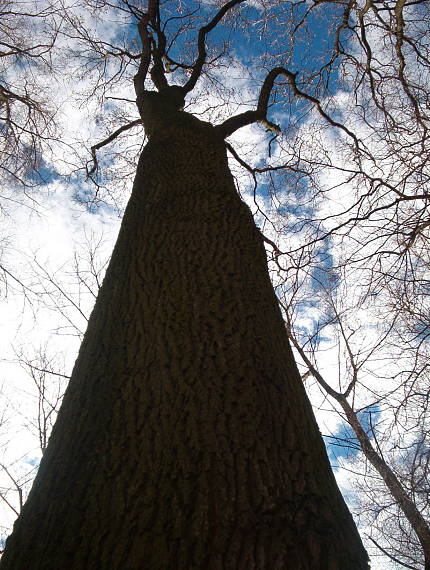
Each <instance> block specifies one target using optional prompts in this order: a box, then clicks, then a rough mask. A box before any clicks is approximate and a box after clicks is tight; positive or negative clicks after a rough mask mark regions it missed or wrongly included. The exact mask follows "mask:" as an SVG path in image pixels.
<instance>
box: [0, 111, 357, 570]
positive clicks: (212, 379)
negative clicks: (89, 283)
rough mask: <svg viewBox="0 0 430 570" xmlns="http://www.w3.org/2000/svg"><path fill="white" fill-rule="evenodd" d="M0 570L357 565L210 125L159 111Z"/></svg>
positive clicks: (245, 214)
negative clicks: (94, 302) (65, 387)
mask: <svg viewBox="0 0 430 570" xmlns="http://www.w3.org/2000/svg"><path fill="white" fill-rule="evenodd" d="M156 119H157V121H158V122H157V121H156V124H155V126H154V125H153V128H152V129H151V133H152V136H151V138H150V141H149V143H148V144H147V146H146V147H145V149H144V151H143V153H142V156H141V159H140V162H139V166H138V171H137V175H136V180H135V183H134V187H133V192H132V196H131V198H130V202H129V204H128V207H127V210H126V213H125V216H124V220H123V224H122V228H121V231H120V235H119V238H118V242H117V245H116V247H115V250H114V253H113V255H112V260H111V263H110V266H109V269H108V271H107V274H106V277H105V280H104V283H103V287H102V289H101V292H100V295H99V298H98V300H97V303H96V306H95V308H94V311H93V314H92V316H91V319H90V322H89V325H88V330H87V333H86V335H85V339H84V341H83V344H82V347H81V350H80V353H79V357H78V359H77V362H76V365H75V369H74V371H73V375H72V379H71V381H70V385H69V387H68V390H67V393H66V395H65V398H64V402H63V405H62V408H61V411H60V414H59V416H58V420H57V422H56V425H55V427H54V430H53V433H52V436H51V438H50V441H49V444H48V449H47V451H46V453H45V456H44V458H43V460H42V463H41V466H40V470H39V473H38V476H37V479H36V481H35V484H34V486H33V489H32V491H31V493H30V497H29V499H28V501H27V503H26V504H25V506H24V508H23V512H22V515H21V516H20V518H19V519H18V521H17V522H16V524H15V529H14V533H13V534H12V536H11V537H10V538H9V539H8V541H7V547H6V551H5V554H4V556H3V559H2V562H1V570H11V569H14V570H30V569H31V570H72V569H73V570H83V569H88V570H89V569H94V570H104V569H106V570H142V569H145V570H146V569H147V570H192V569H202V570H206V569H213V570H228V569H232V570H233V569H234V570H236V569H237V570H239V569H243V570H252V569H258V570H262V569H264V570H276V569H290V570H305V569H306V570H323V569H324V570H362V569H363V570H364V569H367V568H368V565H367V556H366V553H365V551H364V550H363V547H362V545H361V542H360V539H359V536H358V533H357V531H356V528H355V526H354V523H353V521H352V518H351V515H350V514H349V512H348V510H347V508H346V506H345V503H344V501H343V499H342V497H341V495H340V493H339V491H338V489H337V486H336V483H335V480H334V477H333V474H332V472H331V469H330V466H329V462H328V459H327V455H326V452H325V449H324V445H323V442H322V438H321V435H320V433H319V431H318V428H317V425H316V422H315V419H314V417H313V414H312V410H311V407H310V405H309V402H308V400H307V397H306V395H305V392H304V389H303V386H302V383H301V380H300V377H299V374H298V372H297V369H296V365H295V363H294V360H293V355H292V352H291V349H290V347H289V344H288V340H287V337H286V333H285V327H284V324H283V322H282V318H281V315H280V312H279V309H278V305H277V301H276V297H275V294H274V292H273V288H272V286H271V283H270V280H269V276H268V271H267V264H266V256H265V251H264V247H263V243H262V239H261V235H260V233H259V231H258V230H257V229H256V227H255V225H254V222H253V219H252V216H251V213H250V211H249V209H248V208H247V206H246V205H245V204H244V203H243V202H242V201H241V200H240V199H239V197H238V195H237V193H236V190H235V187H234V183H233V179H232V176H231V174H230V172H229V169H228V165H227V158H226V153H225V147H224V142H223V140H222V138H221V137H220V135H219V134H218V133H217V131H216V129H215V128H214V127H212V126H211V125H209V124H208V123H203V122H201V121H198V120H197V119H196V118H194V117H192V116H191V115H189V114H187V113H183V112H179V111H178V112H176V113H174V114H173V115H172V114H170V115H169V116H168V118H167V119H166V120H164V117H162V116H160V117H156Z"/></svg>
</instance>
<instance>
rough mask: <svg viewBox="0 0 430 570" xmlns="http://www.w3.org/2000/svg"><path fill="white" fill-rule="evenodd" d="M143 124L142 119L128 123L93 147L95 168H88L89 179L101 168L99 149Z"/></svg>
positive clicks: (92, 153) (92, 155)
mask: <svg viewBox="0 0 430 570" xmlns="http://www.w3.org/2000/svg"><path fill="white" fill-rule="evenodd" d="M141 123H142V119H136V120H135V121H132V122H131V123H128V124H127V125H123V126H122V127H120V128H119V129H117V130H116V131H114V132H113V133H112V134H111V135H110V136H108V137H107V138H106V139H104V140H103V141H101V142H99V143H97V144H95V145H93V146H92V147H91V157H92V159H93V166H92V167H91V169H90V170H88V168H87V178H90V177H91V176H92V175H93V174H94V173H95V172H96V171H97V168H98V166H99V163H98V160H97V154H96V151H97V150H98V149H99V148H102V147H103V146H106V145H107V144H109V143H110V142H112V141H113V140H115V139H116V138H117V137H118V136H119V135H120V134H121V133H123V132H124V131H128V130H129V129H132V128H133V127H135V126H136V125H139V124H141Z"/></svg>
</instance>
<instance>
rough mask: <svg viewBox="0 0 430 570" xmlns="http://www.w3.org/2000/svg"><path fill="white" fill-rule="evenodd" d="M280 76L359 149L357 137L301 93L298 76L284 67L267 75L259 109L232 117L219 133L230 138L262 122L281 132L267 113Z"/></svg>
mask: <svg viewBox="0 0 430 570" xmlns="http://www.w3.org/2000/svg"><path fill="white" fill-rule="evenodd" d="M279 75H282V76H284V77H286V78H287V80H288V83H289V84H290V88H291V91H292V92H293V94H294V95H295V96H296V97H299V98H300V99H305V100H306V101H309V103H312V104H313V105H314V106H315V107H316V109H317V111H318V112H319V114H320V115H321V116H322V117H323V118H324V119H325V120H326V121H327V122H328V123H329V124H330V125H332V126H333V127H337V128H339V129H342V130H343V131H344V132H345V133H347V134H348V135H349V136H350V137H351V138H352V139H353V140H354V142H355V145H356V147H357V148H358V147H359V140H358V138H357V137H356V136H355V134H354V133H353V132H351V131H350V130H349V129H348V128H347V127H345V125H342V123H339V122H337V121H335V120H334V119H332V118H331V117H330V115H328V114H327V113H326V112H325V111H324V109H323V108H322V106H321V102H320V101H319V100H318V99H317V98H316V97H313V96H312V95H308V94H307V93H305V92H304V91H301V90H300V89H299V88H298V87H297V84H296V74H295V73H293V72H291V71H289V70H288V69H285V68H284V67H275V68H273V69H272V70H271V71H269V73H268V74H267V76H266V78H265V80H264V82H263V85H262V87H261V91H260V95H259V97H258V103H257V109H256V110H255V111H245V113H240V114H239V115H236V116H234V117H230V118H229V119H227V120H226V121H224V122H223V123H222V124H221V125H218V126H217V127H216V128H217V130H218V132H219V133H220V134H221V135H222V136H223V137H224V138H226V137H228V136H230V135H232V134H233V133H234V132H235V131H237V129H240V128H241V127H244V126H246V125H250V124H252V123H255V122H260V123H263V124H265V125H266V127H267V128H269V129H270V130H274V131H277V132H279V131H280V128H279V127H278V126H277V125H275V124H274V123H272V122H270V121H269V120H268V119H267V111H268V107H269V99H270V95H271V93H272V89H273V85H274V83H275V80H276V79H277V77H278V76H279Z"/></svg>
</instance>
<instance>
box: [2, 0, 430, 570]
mask: <svg viewBox="0 0 430 570" xmlns="http://www.w3.org/2000/svg"><path fill="white" fill-rule="evenodd" d="M152 6H154V3H152ZM155 6H156V10H157V13H156V14H155V16H154V17H153V19H152V25H151V32H150V33H151V39H150V40H148V41H151V42H152V41H155V40H153V39H152V38H156V40H157V46H158V47H159V49H160V50H161V48H160V46H161V47H162V53H161V54H160V61H162V63H163V66H164V70H165V73H166V74H169V78H171V79H169V81H170V83H175V82H177V83H183V82H184V80H186V79H187V78H189V77H191V70H192V67H191V64H192V63H193V62H194V60H195V57H196V54H197V50H198V41H197V38H199V41H203V42H204V45H205V49H206V52H207V57H208V62H209V63H207V64H206V65H205V66H204V68H203V70H202V77H201V78H200V81H199V83H198V84H197V86H196V87H195V88H194V90H193V92H192V94H191V96H189V97H188V98H187V99H186V106H185V109H186V111H188V112H190V113H193V114H195V115H196V116H197V117H199V118H200V119H203V120H205V121H210V122H212V123H213V124H219V123H222V121H224V120H225V119H226V118H227V117H229V116H231V114H237V113H241V112H245V111H248V110H253V109H255V108H256V106H257V102H258V98H259V93H260V89H261V87H262V85H263V83H264V81H265V79H266V78H267V74H268V72H269V70H271V69H281V68H282V70H283V71H282V72H279V73H278V74H277V75H274V76H273V78H272V84H273V89H272V92H271V96H270V100H269V101H268V120H267V121H265V122H263V123H260V124H253V125H251V126H245V127H244V128H242V129H240V130H238V131H236V132H235V133H234V134H233V135H232V136H231V137H230V138H229V139H228V151H229V157H230V167H231V169H232V171H233V173H234V176H235V181H236V185H237V191H238V193H239V194H240V196H241V197H242V199H243V200H244V201H245V202H246V203H247V204H248V205H249V207H250V209H251V211H252V213H253V215H254V217H255V219H256V221H257V224H258V226H259V228H260V230H261V232H262V233H263V235H264V236H265V243H266V249H267V255H268V259H269V267H270V271H271V276H272V280H273V283H274V285H275V287H276V291H277V294H278V297H279V303H280V306H281V308H282V312H283V316H284V319H285V327H286V331H287V333H288V336H289V338H290V340H291V342H292V345H293V347H294V351H295V354H296V358H297V362H298V365H299V368H300V372H301V374H302V378H303V382H304V384H305V387H306V389H307V392H308V395H309V397H310V400H311V402H312V404H313V406H314V411H315V414H316V417H317V420H318V423H319V426H320V430H321V432H322V433H323V435H324V438H325V442H326V446H327V450H328V454H329V457H330V460H331V463H332V467H333V469H334V471H335V474H336V477H337V480H338V482H339V485H340V486H341V489H342V491H343V493H344V496H345V499H346V501H347V503H348V505H349V507H350V509H351V512H352V513H353V515H354V518H355V521H356V523H357V525H358V527H359V530H360V532H361V535H362V538H363V541H364V543H365V546H366V548H367V550H368V552H369V555H370V557H371V562H372V568H374V569H375V570H377V569H386V570H388V569H392V568H410V569H415V570H419V569H424V568H426V569H427V568H429V565H430V528H429V523H428V520H429V515H430V505H429V490H430V482H429V461H430V440H429V427H430V420H429V404H430V402H429V395H430V388H429V375H430V370H429V335H430V325H429V314H430V303H429V293H430V272H429V269H430V268H429V265H430V253H429V245H430V210H429V201H430V193H429V175H430V170H429V164H428V161H429V157H430V149H429V137H428V129H429V126H430V92H429V84H430V83H429V82H430V39H429V38H430V29H429V28H430V25H429V24H430V13H429V4H428V3H427V2H425V1H421V0H416V1H406V0H397V1H386V2H385V1H381V0H377V1H376V0H366V1H365V2H363V1H358V2H357V1H355V0H349V1H346V0H345V1H325V0H321V1H311V2H309V1H301V0H299V1H293V2H289V1H284V0H274V1H272V0H267V1H265V0H263V1H260V0H255V1H254V0H251V1H241V0H231V1H230V2H228V3H224V2H221V1H218V0H210V1H206V2H205V1H203V2H200V1H191V0H186V1H185V2H179V1H176V0H167V1H165V2H163V3H161V2H160V5H159V6H158V5H156V4H155ZM150 9H151V5H150V6H149V7H148V6H146V4H143V5H142V4H141V3H139V2H136V3H134V2H128V1H127V0H118V1H116V0H114V1H112V2H110V1H109V0H100V1H98V0H94V1H92V0H78V1H76V2H75V1H73V0H70V1H58V2H56V1H55V0H52V1H49V0H47V1H45V0H42V1H40V2H36V3H35V2H25V1H22V2H20V1H11V2H9V1H7V0H2V2H1V3H0V170H1V180H2V183H1V186H0V208H1V217H2V224H1V229H0V232H1V233H0V278H1V281H0V295H1V297H0V307H1V308H0V311H1V313H0V314H1V319H0V358H1V361H0V362H1V368H0V386H1V402H0V470H1V472H0V536H1V539H2V541H3V542H4V540H5V538H6V537H7V535H8V534H9V533H10V530H11V527H12V524H13V521H14V519H15V518H16V516H17V515H18V513H19V511H20V508H21V506H22V504H23V502H24V501H25V498H26V495H27V493H28V491H29V488H30V487H31V483H32V480H33V478H34V476H35V472H36V470H37V467H38V463H39V460H40V458H41V456H42V454H43V451H44V449H45V447H46V445H47V440H48V438H49V434H50V430H51V427H52V425H53V422H54V421H55V417H56V413H57V411H58V408H59V405H60V403H61V399H62V395H63V393H64V390H65V387H66V385H67V381H68V377H69V376H70V373H71V369H72V366H73V363H74V360H75V358H76V354H77V350H78V348H79V344H80V341H81V340H82V336H83V334H84V332H85V328H86V322H87V319H88V317H89V314H90V312H91V309H92V306H93V303H94V301H95V298H96V296H97V292H98V289H99V287H100V284H101V282H102V280H103V275H104V271H105V269H106V266H107V263H108V260H109V256H110V253H111V250H112V247H113V245H114V243H115V239H116V236H117V233H118V229H119V225H120V220H121V216H122V213H123V210H124V208H125V205H126V203H127V200H128V197H129V195H130V190H131V184H132V178H133V174H134V172H135V169H136V163H137V160H138V157H139V154H140V151H141V149H142V147H143V146H144V144H145V133H144V129H143V126H142V124H141V120H140V118H139V114H138V111H137V108H136V105H135V93H134V89H133V76H134V75H135V74H136V73H137V71H138V67H139V62H140V61H141V56H142V53H141V42H142V43H143V44H144V41H143V38H142V27H140V28H139V27H138V25H137V24H138V22H141V21H142V19H143V18H144V17H145V16H146V15H147V14H148V13H149V12H147V11H149V10H150ZM220 14H221V16H220V17H219V18H218V19H217V15H220ZM215 20H216V21H215ZM208 22H211V23H213V26H212V27H211V26H210V25H209V26H208ZM203 26H206V28H203ZM202 29H205V34H203V36H202V34H201V33H200V34H199V30H200V31H201V30H202ZM139 33H140V35H139ZM202 37H203V39H202V40H201V38H202ZM208 159H210V158H208Z"/></svg>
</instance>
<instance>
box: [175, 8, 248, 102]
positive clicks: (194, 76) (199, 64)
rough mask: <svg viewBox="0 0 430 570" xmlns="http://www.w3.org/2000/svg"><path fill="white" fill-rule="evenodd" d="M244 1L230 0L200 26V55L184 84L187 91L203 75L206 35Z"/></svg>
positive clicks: (192, 87) (190, 89)
mask: <svg viewBox="0 0 430 570" xmlns="http://www.w3.org/2000/svg"><path fill="white" fill-rule="evenodd" d="M244 1H245V0H230V2H227V4H224V6H223V7H222V8H221V9H220V10H219V11H218V12H217V13H216V14H215V16H214V17H213V18H212V20H211V21H210V22H209V23H208V24H206V26H203V27H202V28H200V30H199V35H198V40H197V49H198V55H197V59H196V61H195V62H194V65H193V67H192V69H193V71H192V73H191V76H190V78H189V80H188V81H187V83H186V84H185V85H184V89H185V93H189V92H190V91H192V90H193V89H194V87H195V85H196V83H197V81H198V79H199V77H200V75H201V72H202V69H203V65H204V64H205V63H206V55H207V53H206V36H207V35H208V33H209V32H210V31H212V30H213V29H214V28H215V26H216V25H217V24H218V23H219V22H220V20H222V18H223V17H224V16H225V15H226V14H227V12H228V11H229V10H231V9H232V8H233V7H234V6H236V5H237V4H241V3H242V2H244Z"/></svg>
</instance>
